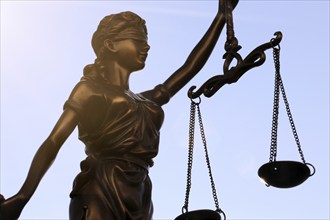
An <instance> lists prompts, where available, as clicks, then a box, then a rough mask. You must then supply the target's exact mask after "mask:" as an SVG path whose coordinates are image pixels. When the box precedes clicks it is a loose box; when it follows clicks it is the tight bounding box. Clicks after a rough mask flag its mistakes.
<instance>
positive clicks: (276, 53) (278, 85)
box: [269, 47, 306, 163]
mask: <svg viewBox="0 0 330 220" xmlns="http://www.w3.org/2000/svg"><path fill="white" fill-rule="evenodd" d="M273 57H274V63H275V89H274V107H273V121H272V138H271V139H272V140H271V148H270V158H269V160H270V162H272V161H276V155H277V127H278V115H279V93H280V92H281V93H282V97H283V101H284V104H285V109H286V112H287V115H288V117H289V121H290V126H291V130H292V133H293V136H294V139H295V141H296V144H297V148H298V151H299V154H300V157H301V160H302V162H303V163H306V162H305V158H304V154H303V151H302V149H301V145H300V141H299V137H298V133H297V130H296V126H295V124H294V121H293V117H292V114H291V111H290V106H289V102H288V99H287V97H286V93H285V89H284V84H283V81H282V78H281V74H280V47H278V48H275V47H273Z"/></svg>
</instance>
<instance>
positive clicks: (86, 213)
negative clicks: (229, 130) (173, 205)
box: [0, 0, 238, 220]
mask: <svg viewBox="0 0 330 220" xmlns="http://www.w3.org/2000/svg"><path fill="white" fill-rule="evenodd" d="M233 1H234V2H233V7H235V6H236V5H237V3H238V1H237V0H233ZM224 25H225V16H224V13H223V12H222V5H221V3H220V1H219V7H218V12H217V14H216V16H215V18H214V20H213V22H212V24H211V25H210V27H209V29H208V30H207V31H206V33H205V35H204V36H203V37H202V39H201V40H200V41H199V42H198V44H197V45H196V46H195V47H194V49H193V50H192V52H191V53H190V55H189V56H188V58H187V60H186V62H185V63H184V64H183V65H182V66H181V67H180V68H179V69H178V70H176V71H175V72H174V73H173V74H172V75H170V77H169V78H168V79H167V80H166V81H165V82H163V83H162V84H159V85H157V86H156V87H155V88H154V89H151V90H148V91H145V92H141V93H139V94H135V93H133V92H132V91H130V89H129V76H130V75H131V73H133V72H134V71H137V70H141V69H143V68H144V66H145V60H146V58H147V55H148V50H149V49H150V46H149V45H148V41H147V29H146V26H145V21H144V20H143V19H142V18H140V17H139V16H138V15H136V14H134V13H132V12H122V13H119V14H112V15H109V16H106V17H104V18H103V19H102V20H101V22H100V24H99V26H98V28H97V30H96V31H95V33H94V34H93V37H92V46H93V49H94V51H95V54H96V59H95V62H94V63H93V64H90V65H87V66H86V67H85V68H84V75H83V77H82V78H81V80H80V81H79V82H78V83H77V85H76V86H75V87H74V89H73V90H72V93H71V95H70V96H69V98H68V100H67V101H66V102H65V104H64V110H63V113H62V115H61V116H60V118H59V119H58V121H57V123H56V124H55V126H54V128H53V130H52V131H51V133H50V134H49V136H48V137H47V138H46V140H45V141H44V142H43V143H42V145H41V146H40V148H39V149H38V151H37V152H36V154H35V156H34V158H33V160H32V164H31V167H30V170H29V172H28V175H27V178H26V180H25V182H24V183H23V185H22V187H21V189H20V190H19V191H18V192H17V194H16V195H14V196H12V197H10V198H8V199H5V198H4V197H3V196H2V195H1V196H0V219H1V220H14V219H18V218H19V216H20V214H21V212H22V210H23V208H24V206H25V205H26V204H27V202H28V201H29V200H30V198H31V197H32V195H33V193H34V192H35V190H36V189H37V186H38V185H39V183H40V181H41V179H42V177H43V176H44V174H45V173H46V171H47V170H48V168H49V167H50V166H51V164H52V163H53V161H54V160H55V158H56V155H57V153H58V152H59V150H60V148H61V147H62V145H63V144H64V142H65V140H66V139H67V138H68V137H69V136H70V134H71V133H72V131H73V130H74V129H75V128H76V126H78V130H79V139H80V140H81V141H82V142H83V143H84V144H85V146H86V156H87V157H86V159H85V160H84V161H82V162H81V172H80V173H79V174H78V175H77V177H76V178H75V180H74V184H73V189H72V192H71V194H70V197H71V203H70V209H69V210H70V211H69V215H70V219H72V220H81V219H88V220H150V219H152V214H153V205H152V201H151V181H150V178H149V176H148V169H149V168H150V167H152V165H153V158H154V157H156V155H157V153H158V144H159V130H160V128H161V125H162V122H163V118H164V112H163V110H162V108H161V107H162V105H164V104H166V103H168V102H169V100H170V98H171V97H173V96H174V95H175V94H176V93H177V92H178V91H179V90H180V89H182V88H183V87H184V86H185V85H186V84H187V83H188V82H189V81H190V80H191V79H192V78H193V77H194V76H195V75H196V74H197V73H198V72H199V71H200V70H201V68H202V67H203V66H204V64H205V63H206V61H207V60H208V58H209V56H210V54H211V52H212V50H213V48H214V46H215V44H216V42H217V40H218V38H219V36H220V33H221V31H222V29H223V27H224ZM160 62H162V61H160Z"/></svg>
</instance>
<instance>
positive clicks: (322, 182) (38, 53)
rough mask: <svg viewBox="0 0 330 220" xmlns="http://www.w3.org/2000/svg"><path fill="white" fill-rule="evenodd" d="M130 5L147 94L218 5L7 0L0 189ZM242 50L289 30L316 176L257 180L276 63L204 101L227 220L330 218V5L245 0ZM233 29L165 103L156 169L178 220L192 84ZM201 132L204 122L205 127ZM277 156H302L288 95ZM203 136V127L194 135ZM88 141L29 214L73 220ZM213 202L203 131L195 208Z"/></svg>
mask: <svg viewBox="0 0 330 220" xmlns="http://www.w3.org/2000/svg"><path fill="white" fill-rule="evenodd" d="M127 10H130V11H133V12H135V13H137V14H139V15H140V16H141V17H143V18H144V19H145V20H146V21H147V26H148V32H149V44H150V45H151V49H150V52H149V57H148V60H147V62H146V67H145V69H144V70H142V71H139V72H137V73H135V74H134V75H132V78H131V81H130V86H131V90H132V91H134V92H140V91H143V90H146V89H149V88H152V87H154V86H155V85H157V84H158V83H162V82H163V81H164V80H166V78H167V77H169V76H170V74H171V73H173V72H174V71H175V70H176V69H177V68H178V67H180V66H181V65H182V64H183V63H184V61H185V59H186V57H187V55H188V54H189V52H190V51H191V49H192V48H193V47H194V46H195V44H196V43H197V42H198V40H199V39H200V38H201V36H202V35H203V34H204V32H205V31H206V29H207V28H208V26H209V24H210V23H211V21H212V19H213V17H214V15H215V13H216V10H217V1H214V0H212V1H206V0H203V1H197V0H196V1H188V0H185V1H136V0H134V1H1V155H0V156H1V163H0V164H1V167H0V168H1V169H0V171H1V173H0V174H1V175H0V177H1V181H0V183H1V185H0V193H1V194H3V195H4V196H5V197H10V196H12V195H13V194H15V193H16V192H17V191H18V190H19V188H20V187H21V185H22V183H23V181H24V179H25V177H26V174H27V171H28V169H29V166H30V163H31V160H32V158H33V156H34V154H35V152H36V151H37V149H38V147H39V146H40V144H41V143H42V142H43V141H44V139H45V138H46V137H47V135H48V134H49V132H50V131H51V129H52V127H53V126H54V124H55V122H56V121H57V119H58V117H59V115H60V114H61V112H62V106H63V104H64V102H65V100H66V99H67V98H68V95H69V94H70V92H71V90H72V88H73V87H74V85H75V84H76V83H77V82H78V81H79V79H80V77H81V75H82V69H83V67H84V66H85V65H87V64H89V63H92V62H93V61H94V59H95V55H94V54H93V51H92V48H91V45H90V40H91V36H92V34H93V32H94V31H95V29H96V27H97V25H98V23H99V21H100V20H101V19H102V18H103V17H104V16H106V15H108V14H112V13H117V12H120V11H127ZM234 28H235V33H236V37H237V38H238V40H239V43H240V45H241V46H242V47H243V48H242V49H241V50H240V54H241V55H242V56H243V57H245V56H246V55H247V54H248V53H249V52H250V51H251V50H253V49H254V48H255V47H257V46H259V45H260V44H263V43H266V42H268V41H269V40H270V39H271V38H272V37H273V34H274V32H276V31H282V33H283V40H282V42H281V58H280V59H281V74H282V78H283V81H284V85H285V88H286V93H287V96H288V100H289V103H290V107H291V111H292V114H293V118H294V121H295V124H296V128H297V132H298V135H299V138H300V142H301V145H302V149H303V152H304V155H305V159H306V161H307V162H309V163H312V164H313V165H314V166H315V167H316V174H315V175H314V176H313V177H311V178H309V179H308V180H307V181H306V182H305V183H303V184H302V185H300V186H298V187H295V188H291V189H277V188H273V187H269V188H268V187H265V186H264V185H263V184H262V183H261V182H260V181H259V178H258V176H257V170H258V168H259V167H260V166H261V165H262V164H264V163H266V162H268V158H269V146H270V135H271V133H270V132H271V116H272V102H273V84H274V71H275V70H274V64H273V60H272V51H271V50H268V51H267V52H266V55H267V60H266V62H265V64H264V65H262V66H261V67H258V68H255V69H252V70H250V71H249V72H248V73H246V74H245V75H244V76H243V77H242V78H241V79H240V81H239V82H237V83H236V84H232V85H226V86H224V87H223V88H222V89H221V90H220V91H219V92H218V93H217V94H216V95H214V96H213V97H212V98H210V99H207V98H204V97H203V98H202V104H201V110H202V114H203V121H204V124H205V125H204V127H205V133H206V138H207V142H208V147H209V152H210V159H211V163H212V168H213V174H214V180H215V183H216V188H217V193H218V197H219V201H220V206H221V208H222V209H223V210H224V211H225V212H226V214H227V218H228V219H324V220H325V219H329V1H328V0H303V1H299V0H291V1H290V0H287V1H280V0H276V1H271V0H267V1H262V0H255V1H253V0H241V1H240V3H239V5H238V6H237V8H236V9H235V11H234ZM224 42H225V31H224V32H223V35H222V36H221V38H220V39H219V42H218V44H217V46H216V48H215V51H214V53H213V54H212V55H211V57H210V59H209V61H208V63H207V64H206V66H205V68H204V69H203V70H202V71H201V72H200V74H198V76H196V77H195V78H194V79H193V80H192V81H191V82H190V83H189V85H188V86H186V87H185V88H184V89H183V90H182V91H180V93H179V94H178V95H177V96H175V97H174V98H173V99H172V100H171V102H170V103H169V104H167V105H166V106H164V110H165V113H166V116H165V122H164V125H163V127H162V129H161V143H160V152H159V155H158V157H157V158H156V159H155V165H154V167H153V168H152V169H151V170H150V176H151V178H152V181H153V202H154V208H155V212H154V219H155V220H157V219H174V217H175V216H177V215H179V214H180V213H181V207H182V205H183V203H184V193H185V179H186V169H187V167H186V163H187V146H188V144H187V143H188V120H189V105H190V101H189V99H188V98H187V96H186V92H187V90H188V88H189V87H190V86H192V85H196V86H200V85H201V84H202V83H203V82H204V81H206V80H207V79H208V78H209V77H211V76H213V75H217V74H222V72H221V69H222V65H223V59H222V55H223V53H224V49H223V45H224ZM197 131H198V130H197ZM278 136H279V138H278V139H279V140H278V141H279V143H278V157H277V160H298V161H299V160H300V157H299V154H298V151H297V148H296V145H295V142H294V139H293V136H292V133H291V130H290V126H289V121H288V120H287V117H286V113H285V109H284V108H283V102H281V108H280V122H279V133H278ZM198 137H199V136H198V135H196V138H198ZM84 157H85V155H84V146H83V144H82V143H81V142H79V141H78V139H77V131H75V132H74V133H73V134H72V135H71V137H70V138H69V139H68V140H67V142H66V143H65V144H64V146H63V147H62V149H61V151H60V153H59V154H58V157H57V159H56V161H55V163H54V164H53V166H52V167H51V168H50V170H49V171H48V173H47V174H46V175H45V177H44V178H43V180H42V182H41V183H40V185H39V188H38V189H37V191H36V193H35V195H34V196H33V197H32V199H31V200H30V202H29V203H28V205H27V206H26V207H25V209H24V211H23V213H22V215H21V219H34V220H36V219H43V220H46V219H67V218H68V205H69V202H70V199H69V193H70V190H71V186H72V181H73V179H74V177H75V176H76V174H77V173H78V172H79V162H80V161H81V160H83V159H84ZM202 208H209V209H214V204H213V200H212V194H211V187H210V184H209V180H208V176H207V169H206V165H205V161H204V158H203V152H202V145H201V144H200V141H199V139H196V150H195V158H194V168H193V179H192V189H191V196H190V209H191V210H193V209H202Z"/></svg>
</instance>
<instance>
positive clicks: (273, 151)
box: [269, 48, 280, 162]
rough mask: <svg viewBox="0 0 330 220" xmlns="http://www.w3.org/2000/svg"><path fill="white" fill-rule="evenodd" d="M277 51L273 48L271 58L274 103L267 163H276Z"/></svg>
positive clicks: (277, 110)
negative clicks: (273, 70) (272, 60)
mask: <svg viewBox="0 0 330 220" xmlns="http://www.w3.org/2000/svg"><path fill="white" fill-rule="evenodd" d="M279 56H280V55H279V49H277V48H273V58H274V63H275V83H274V101H273V119H272V135H271V145H270V157H269V162H273V161H276V156H277V130H278V115H279V97H280V91H279V88H280V86H279V81H278V76H279V74H280V60H279Z"/></svg>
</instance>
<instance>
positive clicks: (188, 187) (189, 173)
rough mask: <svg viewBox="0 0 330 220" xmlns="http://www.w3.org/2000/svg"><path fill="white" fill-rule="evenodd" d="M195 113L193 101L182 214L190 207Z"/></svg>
mask: <svg viewBox="0 0 330 220" xmlns="http://www.w3.org/2000/svg"><path fill="white" fill-rule="evenodd" d="M195 112H196V103H195V102H193V101H191V104H190V119H189V149H188V169H187V186H186V196H185V201H184V206H183V207H182V212H187V211H188V205H189V195H190V189H191V170H192V163H193V151H194V133H195Z"/></svg>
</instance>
